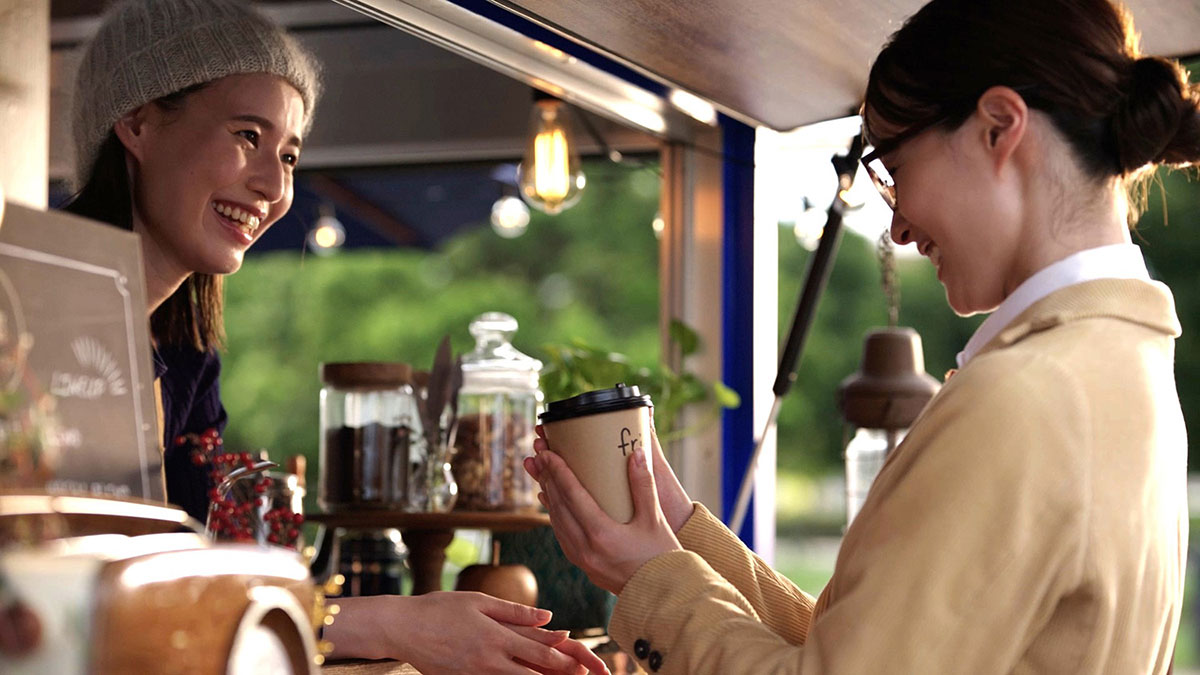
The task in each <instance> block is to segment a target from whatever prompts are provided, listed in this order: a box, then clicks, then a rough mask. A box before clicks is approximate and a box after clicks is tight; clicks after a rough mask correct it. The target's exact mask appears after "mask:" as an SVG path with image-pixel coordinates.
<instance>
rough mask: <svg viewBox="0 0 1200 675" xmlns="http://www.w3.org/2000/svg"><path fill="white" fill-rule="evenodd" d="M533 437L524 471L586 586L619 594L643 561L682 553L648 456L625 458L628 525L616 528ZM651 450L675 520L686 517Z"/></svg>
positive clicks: (679, 492)
mask: <svg viewBox="0 0 1200 675" xmlns="http://www.w3.org/2000/svg"><path fill="white" fill-rule="evenodd" d="M537 432H538V438H537V440H535V441H534V446H533V447H534V452H535V454H534V456H533V457H527V458H526V459H525V470H526V471H528V472H529V475H530V476H532V477H533V479H534V480H536V481H537V482H538V484H539V485H540V486H541V493H540V494H539V495H538V499H539V500H541V502H542V504H543V505H544V506H545V507H546V509H547V510H548V511H549V512H550V522H551V525H552V526H553V527H554V534H555V536H556V537H557V538H558V542H559V544H560V545H561V546H562V549H563V553H565V554H566V556H567V559H568V560H570V561H571V562H572V563H574V564H575V565H577V566H579V568H581V569H582V570H583V571H584V572H585V573H586V574H587V575H588V578H589V579H591V581H592V583H594V584H596V585H597V586H600V587H601V588H604V589H605V590H608V591H611V592H613V593H620V592H621V589H622V588H624V587H625V583H626V582H627V581H628V580H629V578H630V577H632V576H633V574H634V572H636V571H637V570H638V568H639V567H641V566H642V565H643V564H644V563H645V562H646V561H648V560H650V559H651V558H653V557H655V556H657V555H660V554H662V553H666V552H668V551H673V550H679V549H681V548H682V547H681V546H680V545H679V540H678V539H676V538H675V529H676V528H673V527H672V523H670V522H669V521H668V517H667V516H666V515H665V514H664V513H663V509H662V508H661V507H660V502H659V499H660V497H659V490H656V486H655V477H654V474H653V473H652V472H651V471H650V467H649V466H648V461H647V460H648V459H649V458H648V457H647V455H648V454H650V453H649V452H647V451H646V450H645V449H639V450H636V451H634V452H632V453H630V455H629V457H628V458H627V468H628V472H629V487H630V493H631V496H632V497H633V519H632V520H630V521H629V522H628V523H620V522H617V521H616V520H614V519H613V518H612V517H611V516H609V515H608V514H607V513H605V511H604V510H603V509H602V508H601V507H600V505H599V504H597V503H596V500H595V499H594V498H593V497H592V495H591V494H589V493H588V491H587V489H585V488H584V487H583V485H582V484H581V483H580V482H579V479H578V478H576V476H575V474H574V472H572V471H571V469H570V467H568V466H567V464H566V462H565V461H563V459H562V457H559V456H558V455H557V454H556V453H554V452H551V451H550V446H549V445H548V444H547V442H546V438H545V432H544V430H543V429H542V428H541V427H540V426H539V427H538V429H537ZM651 435H652V437H653V434H651ZM652 448H653V450H652V452H653V453H654V461H656V462H658V464H659V466H661V467H663V468H664V471H663V473H664V481H663V482H664V483H666V484H667V486H666V487H667V495H666V496H668V497H669V498H670V502H671V507H672V509H673V510H674V511H675V512H676V517H679V514H681V513H682V511H683V509H682V508H681V506H682V504H686V505H687V506H686V508H687V515H689V516H690V514H691V502H690V501H688V500H687V494H686V493H684V492H683V489H682V487H680V486H679V482H678V481H677V480H675V477H674V475H673V474H671V472H670V469H669V468H667V464H666V461H665V459H661V457H662V451H661V449H660V448H659V447H658V442H657V439H655V440H654V441H653V443H652ZM668 476H669V478H668ZM686 520H687V516H683V517H682V521H680V523H679V526H682V524H683V522H684V521H686Z"/></svg>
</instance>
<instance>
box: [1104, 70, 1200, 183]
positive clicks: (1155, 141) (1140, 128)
mask: <svg viewBox="0 0 1200 675" xmlns="http://www.w3.org/2000/svg"><path fill="white" fill-rule="evenodd" d="M1126 91H1127V93H1126V95H1125V97H1124V98H1123V99H1122V100H1121V102H1120V103H1119V104H1118V106H1117V109H1116V111H1115V112H1114V113H1113V118H1112V133H1113V139H1114V142H1115V147H1116V150H1117V161H1118V162H1119V163H1120V166H1121V171H1122V172H1124V173H1131V172H1133V171H1136V170H1137V169H1140V168H1141V167H1143V166H1145V165H1147V164H1171V165H1177V166H1178V165H1186V164H1192V163H1195V162H1197V161H1200V87H1197V86H1196V85H1191V84H1188V81H1187V72H1186V71H1185V70H1184V69H1183V68H1181V67H1180V66H1179V64H1177V63H1175V62H1173V61H1168V60H1167V59H1163V58H1159V57H1145V58H1140V59H1137V60H1136V61H1133V62H1132V64H1131V67H1130V71H1129V80H1128V85H1127V89H1126Z"/></svg>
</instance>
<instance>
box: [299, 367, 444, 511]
mask: <svg viewBox="0 0 1200 675" xmlns="http://www.w3.org/2000/svg"><path fill="white" fill-rule="evenodd" d="M321 383H322V385H323V387H322V389H321V441H320V483H319V486H318V491H317V499H318V502H319V503H320V505H321V508H323V509H326V510H339V509H343V510H344V509H354V508H397V509H399V508H405V507H406V505H407V499H408V474H409V468H410V467H409V457H410V450H411V448H412V446H413V444H416V443H420V442H421V441H420V438H421V434H420V428H419V425H420V418H419V417H418V415H417V403H416V399H415V398H414V394H413V386H412V368H411V367H409V366H408V365H407V364H404V363H369V362H358V363H323V364H321Z"/></svg>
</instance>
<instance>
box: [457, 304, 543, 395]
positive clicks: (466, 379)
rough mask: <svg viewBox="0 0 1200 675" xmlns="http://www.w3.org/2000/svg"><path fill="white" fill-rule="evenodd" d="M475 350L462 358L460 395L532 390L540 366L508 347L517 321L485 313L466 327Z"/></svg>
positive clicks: (504, 315)
mask: <svg viewBox="0 0 1200 675" xmlns="http://www.w3.org/2000/svg"><path fill="white" fill-rule="evenodd" d="M469 329H470V331H471V335H472V336H473V337H474V338H475V350H474V351H472V352H470V353H468V354H464V355H463V357H462V370H463V391H464V392H469V390H472V389H493V388H507V389H514V390H536V389H537V388H538V374H539V373H540V372H541V370H542V362H541V361H538V360H537V359H535V358H533V357H532V356H529V355H527V354H523V353H521V352H520V351H519V350H517V348H516V347H513V345H512V337H513V335H515V334H516V332H517V320H516V319H514V318H513V317H511V316H509V315H508V314H505V313H503V312H486V313H484V314H480V315H479V316H477V317H475V319H474V320H472V321H471V324H470V326H469Z"/></svg>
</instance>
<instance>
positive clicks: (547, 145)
mask: <svg viewBox="0 0 1200 675" xmlns="http://www.w3.org/2000/svg"><path fill="white" fill-rule="evenodd" d="M586 182H587V179H586V178H584V175H583V169H582V167H581V165H580V161H579V149H578V146H577V145H576V143H575V137H574V131H573V125H572V121H571V114H570V111H569V109H568V108H567V105H566V104H565V103H563V102H562V101H560V100H558V99H555V98H543V99H540V100H536V101H534V103H533V109H532V111H531V112H530V120H529V142H528V143H527V145H526V146H525V156H524V158H523V159H522V161H521V166H520V168H519V169H518V184H519V185H520V190H521V198H522V199H524V200H525V202H526V203H527V204H529V205H530V206H532V207H534V208H535V209H537V210H539V211H544V212H546V213H549V214H555V213H560V212H562V210H563V209H567V208H570V207H571V206H572V205H574V204H575V202H577V201H579V197H580V196H581V192H582V190H583V187H584V185H585V184H586Z"/></svg>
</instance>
